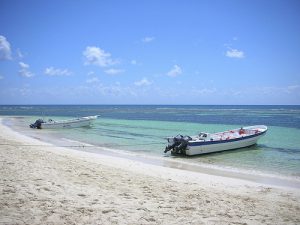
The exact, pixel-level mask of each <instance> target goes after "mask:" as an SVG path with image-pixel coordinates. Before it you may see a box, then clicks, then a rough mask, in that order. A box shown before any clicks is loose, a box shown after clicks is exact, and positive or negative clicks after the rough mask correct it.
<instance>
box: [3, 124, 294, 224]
mask: <svg viewBox="0 0 300 225" xmlns="http://www.w3.org/2000/svg"><path fill="white" fill-rule="evenodd" d="M0 122H1V121H0ZM0 161H1V162H0V190H1V195H0V224H300V213H299V212H300V190H299V189H296V188H288V187H276V186H270V185H266V184H260V183H255V182H250V181H246V180H240V179H235V178H228V177H221V176H214V175H209V174H205V173H196V172H190V171H185V170H180V169H174V168H167V167H161V166H156V165H150V164H144V163H142V162H138V161H133V160H130V159H124V158H118V157H112V156H107V155H101V154H94V153H87V152H83V151H76V150H72V149H67V148H61V147H55V146H53V145H51V144H48V143H44V142H41V141H39V140H36V139H33V138H30V137H27V136H24V135H22V134H20V133H17V132H15V131H13V130H11V129H10V128H8V127H6V126H4V125H3V124H2V123H1V125H0Z"/></svg>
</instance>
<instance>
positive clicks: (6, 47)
mask: <svg viewBox="0 0 300 225" xmlns="http://www.w3.org/2000/svg"><path fill="white" fill-rule="evenodd" d="M10 59H11V50H10V44H9V42H8V41H7V40H6V38H5V37H4V36H1V35H0V60H10Z"/></svg>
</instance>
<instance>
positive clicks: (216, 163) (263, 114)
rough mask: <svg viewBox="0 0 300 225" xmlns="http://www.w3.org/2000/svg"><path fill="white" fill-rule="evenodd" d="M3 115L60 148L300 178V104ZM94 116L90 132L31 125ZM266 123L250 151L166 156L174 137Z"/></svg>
mask: <svg viewBox="0 0 300 225" xmlns="http://www.w3.org/2000/svg"><path fill="white" fill-rule="evenodd" d="M0 115H9V116H14V117H15V116H18V117H15V119H11V120H6V121H5V123H6V124H7V125H9V126H11V127H13V128H14V129H17V130H19V131H21V132H25V133H26V134H27V135H31V136H34V137H36V138H41V139H47V140H50V141H52V142H55V144H57V145H78V143H77V142H72V140H75V141H79V142H83V143H89V144H92V145H94V146H102V147H106V148H107V150H108V151H112V152H114V153H115V154H116V153H117V154H121V155H122V154H123V155H131V157H134V156H145V157H151V158H156V159H160V158H168V160H174V161H180V162H183V163H186V164H190V165H202V166H207V167H210V166H211V167H216V168H223V169H227V170H239V171H244V172H245V173H263V174H270V175H274V176H287V177H290V178H296V179H300V106H234V105H232V106H228V105H226V106H219V105H212V106H211V105H207V106H197V105H195V106H194V105H188V106H185V105H184V106H182V105H180V106H175V105H172V106H169V105H146V106H144V105H49V106H47V105H41V106H39V105H33V106H28V105H26V106H20V105H19V106H12V105H9V106H0ZM88 115H100V117H99V118H98V119H97V120H96V121H95V122H94V123H93V125H92V126H91V127H89V128H86V127H85V128H76V129H66V130H33V129H29V126H28V125H29V124H30V123H33V122H34V121H35V120H36V119H38V118H44V119H48V118H52V119H57V120H58V119H64V118H72V117H80V116H88ZM260 124H263V125H267V126H268V128H269V130H268V133H267V135H266V136H264V137H263V138H262V139H260V140H259V142H258V144H257V145H255V146H251V147H249V148H244V149H240V150H234V151H227V152H220V153H213V154H207V155H202V156H195V157H173V156H170V155H169V154H167V155H164V154H163V150H164V147H165V145H166V141H165V140H164V138H165V137H168V136H174V135H177V134H182V135H195V134H198V133H199V132H201V131H207V132H218V131H223V130H229V129H233V128H238V127H241V126H248V125H260ZM74 143H75V144H74ZM78 149H79V150H80V148H78ZM84 150H86V149H84ZM91 151H93V152H97V151H99V153H100V151H103V150H100V149H99V150H98V149H97V148H91Z"/></svg>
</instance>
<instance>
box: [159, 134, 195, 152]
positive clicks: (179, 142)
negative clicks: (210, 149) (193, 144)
mask: <svg viewBox="0 0 300 225" xmlns="http://www.w3.org/2000/svg"><path fill="white" fill-rule="evenodd" d="M190 140H192V138H191V137H190V136H182V135H177V136H176V137H174V138H172V139H169V138H168V142H169V144H168V146H166V149H165V151H164V153H167V152H168V151H170V150H172V152H171V153H175V154H185V150H186V148H187V146H188V142H189V141H190Z"/></svg>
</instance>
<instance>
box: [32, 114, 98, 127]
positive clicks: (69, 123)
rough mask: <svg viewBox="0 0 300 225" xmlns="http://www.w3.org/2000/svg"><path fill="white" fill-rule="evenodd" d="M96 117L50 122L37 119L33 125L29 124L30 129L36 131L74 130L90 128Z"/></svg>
mask: <svg viewBox="0 0 300 225" xmlns="http://www.w3.org/2000/svg"><path fill="white" fill-rule="evenodd" d="M97 118H98V116H85V117H79V118H74V119H68V120H58V121H55V120H52V119H49V120H48V121H44V120H42V119H38V120H37V121H35V123H33V124H30V125H29V126H30V127H31V128H37V129H57V128H76V127H85V126H90V125H91V123H92V121H93V120H95V119H97Z"/></svg>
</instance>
